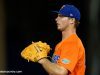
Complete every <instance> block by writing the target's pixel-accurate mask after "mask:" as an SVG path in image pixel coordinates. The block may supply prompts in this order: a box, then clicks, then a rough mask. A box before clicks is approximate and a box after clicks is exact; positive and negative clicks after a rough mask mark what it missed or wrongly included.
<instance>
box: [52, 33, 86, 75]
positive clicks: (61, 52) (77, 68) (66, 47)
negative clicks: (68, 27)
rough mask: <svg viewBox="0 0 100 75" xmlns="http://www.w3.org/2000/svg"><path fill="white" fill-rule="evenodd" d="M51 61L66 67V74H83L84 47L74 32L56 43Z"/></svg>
mask: <svg viewBox="0 0 100 75" xmlns="http://www.w3.org/2000/svg"><path fill="white" fill-rule="evenodd" d="M52 62H53V63H56V64H58V65H60V66H63V67H64V68H65V69H67V70H68V71H69V74H68V75H85V49H84V47H83V44H82V42H81V40H80V39H79V37H78V36H77V35H76V34H72V35H71V36H69V37H68V38H67V39H64V40H63V41H61V42H60V43H58V44H57V46H56V48H55V52H54V54H53V57H52Z"/></svg>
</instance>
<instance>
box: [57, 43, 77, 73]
mask: <svg viewBox="0 0 100 75" xmlns="http://www.w3.org/2000/svg"><path fill="white" fill-rule="evenodd" d="M78 52H79V49H78V47H77V43H76V42H70V43H68V44H64V45H62V47H61V55H60V58H59V60H58V62H57V64H58V65H61V66H63V67H64V68H66V69H67V70H68V71H69V72H73V70H74V68H75V66H76V64H77V61H78Z"/></svg>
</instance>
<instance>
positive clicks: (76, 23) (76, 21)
mask: <svg viewBox="0 0 100 75" xmlns="http://www.w3.org/2000/svg"><path fill="white" fill-rule="evenodd" d="M79 24H80V22H79V21H78V20H75V28H77V27H78V26H79Z"/></svg>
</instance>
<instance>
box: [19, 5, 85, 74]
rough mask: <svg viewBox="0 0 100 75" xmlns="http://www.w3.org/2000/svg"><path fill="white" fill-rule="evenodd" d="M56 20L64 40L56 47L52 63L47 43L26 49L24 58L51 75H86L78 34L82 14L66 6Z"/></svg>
mask: <svg viewBox="0 0 100 75" xmlns="http://www.w3.org/2000/svg"><path fill="white" fill-rule="evenodd" d="M54 12H56V13H58V17H57V18H56V19H55V20H56V23H57V29H58V30H59V31H61V32H62V40H61V42H59V43H58V44H57V45H56V47H55V51H54V54H53V57H52V61H50V60H48V59H47V53H48V52H49V51H50V47H49V45H47V44H46V43H42V42H41V41H40V42H36V43H33V44H32V45H30V46H28V47H27V48H25V50H24V51H23V52H22V53H21V55H22V57H24V58H25V59H28V60H31V61H33V62H38V63H40V64H41V65H42V66H43V68H44V69H45V70H46V71H47V72H48V74H49V75H85V49H84V46H83V44H82V42H81V40H80V38H79V37H78V36H77V34H76V28H77V26H78V24H79V21H80V12H79V10H78V9H77V8H76V7H75V6H74V5H68V4H65V5H63V6H62V7H61V9H60V10H59V11H54Z"/></svg>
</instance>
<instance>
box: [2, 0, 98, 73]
mask: <svg viewBox="0 0 100 75" xmlns="http://www.w3.org/2000/svg"><path fill="white" fill-rule="evenodd" d="M66 3H67V4H74V5H75V6H76V7H78V8H79V10H80V12H81V20H80V25H79V27H78V28H77V34H78V36H79V37H80V38H81V39H82V42H83V44H84V47H85V49H86V75H100V71H99V69H100V66H99V63H100V59H99V57H100V55H99V53H100V51H99V50H100V46H99V38H100V34H99V31H100V30H99V27H100V26H99V21H100V18H99V13H100V8H99V7H100V5H99V4H100V1H99V0H1V4H2V7H1V8H2V9H1V12H2V13H1V15H3V16H2V17H1V18H0V19H2V18H3V17H5V18H4V19H3V23H2V24H1V25H5V26H4V27H3V29H4V34H3V35H5V36H4V37H5V41H3V42H5V47H6V49H5V53H4V55H5V56H6V57H5V58H6V59H5V64H6V66H5V69H4V70H5V71H12V70H14V71H22V73H15V74H12V73H6V75H19V74H22V75H48V74H47V73H46V71H45V70H44V69H43V68H42V66H41V65H40V64H38V63H33V62H29V63H28V62H27V61H26V60H24V59H23V58H22V57H21V56H20V52H21V51H22V50H23V49H24V48H25V47H26V46H27V45H29V44H31V42H32V41H39V40H41V41H43V42H47V43H48V44H50V46H51V48H52V49H53V50H54V47H55V45H56V44H57V43H58V42H59V41H60V40H61V33H60V32H59V31H58V30H57V28H56V23H55V18H56V17H57V14H55V13H52V11H53V10H59V9H60V7H61V6H62V5H63V4H66ZM3 13H4V14H3ZM1 21H2V20H1ZM0 36H2V35H0ZM1 52H2V50H1ZM52 53H53V51H51V53H50V56H52ZM1 54H2V53H1ZM0 61H2V60H1V59H0ZM0 65H1V66H2V64H0ZM2 68H3V66H2V67H1V68H0V69H1V70H2ZM0 75H3V74H2V73H0Z"/></svg>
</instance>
